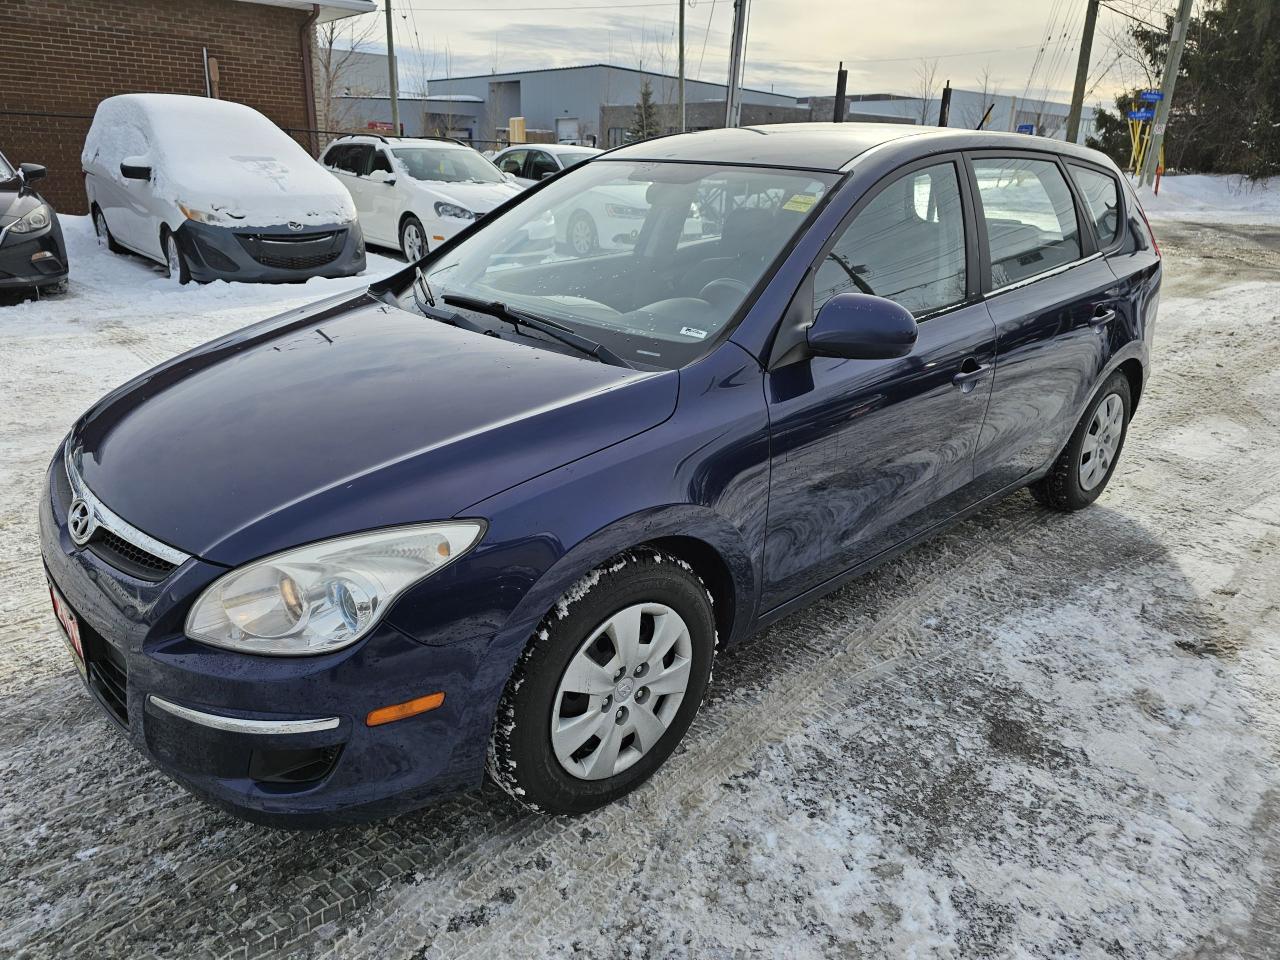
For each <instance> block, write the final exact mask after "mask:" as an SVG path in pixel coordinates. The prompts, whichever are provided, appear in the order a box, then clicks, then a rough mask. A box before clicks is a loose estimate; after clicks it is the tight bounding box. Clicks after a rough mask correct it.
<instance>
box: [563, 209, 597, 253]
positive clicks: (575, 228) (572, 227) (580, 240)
mask: <svg viewBox="0 0 1280 960" xmlns="http://www.w3.org/2000/svg"><path fill="white" fill-rule="evenodd" d="M595 233H596V232H595V229H594V228H593V227H592V226H591V221H590V220H588V219H587V218H586V217H579V218H578V219H576V220H574V221H573V223H571V224H569V246H570V247H571V248H573V252H574V253H576V254H578V256H580V257H585V256H586V255H587V254H589V253H590V252H591V251H592V249H594V247H595V245H596V236H595Z"/></svg>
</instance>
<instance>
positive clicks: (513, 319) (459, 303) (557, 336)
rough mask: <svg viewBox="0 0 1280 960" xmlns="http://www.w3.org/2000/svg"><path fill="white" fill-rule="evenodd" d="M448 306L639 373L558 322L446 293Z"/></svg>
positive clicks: (477, 299)
mask: <svg viewBox="0 0 1280 960" xmlns="http://www.w3.org/2000/svg"><path fill="white" fill-rule="evenodd" d="M442 299H443V300H444V302H445V303H447V304H450V305H451V306H455V307H462V308H463V309H464V310H474V311H476V312H477V313H486V314H488V315H489V316H491V317H497V318H498V319H499V320H505V321H507V323H509V324H511V325H512V326H513V327H515V328H516V329H517V330H519V329H520V328H521V327H529V328H530V329H533V330H537V331H539V332H540V333H545V334H546V335H547V336H548V337H550V338H551V339H552V340H558V341H559V342H560V343H563V344H564V345H565V346H569V347H573V348H574V349H575V350H577V351H579V352H580V353H585V354H586V355H587V356H589V357H595V359H597V360H599V361H600V362H601V363H611V364H613V365H614V366H615V367H629V368H631V369H633V370H634V369H635V368H634V367H633V366H632V365H631V364H630V363H628V362H627V361H626V360H624V359H623V358H622V357H620V356H618V355H617V354H616V353H614V352H613V351H612V350H610V349H609V348H608V347H606V346H605V345H604V344H602V343H596V342H595V341H594V340H591V339H590V338H588V337H584V336H583V335H582V334H580V333H576V332H574V331H573V330H572V329H570V328H569V327H566V326H565V325H564V324H562V323H557V322H556V321H555V320H549V319H548V318H546V317H539V316H537V315H536V314H532V313H525V312H524V311H523V310H517V309H515V308H514V307H509V306H507V305H506V304H505V303H501V302H499V301H497V300H481V299H480V298H479V297H467V296H462V295H460V294H455V293H446V294H445V295H444V297H443V298H442Z"/></svg>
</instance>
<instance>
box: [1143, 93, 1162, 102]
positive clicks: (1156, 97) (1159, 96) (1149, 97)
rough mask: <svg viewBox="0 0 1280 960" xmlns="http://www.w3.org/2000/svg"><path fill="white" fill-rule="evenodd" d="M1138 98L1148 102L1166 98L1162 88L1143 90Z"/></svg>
mask: <svg viewBox="0 0 1280 960" xmlns="http://www.w3.org/2000/svg"><path fill="white" fill-rule="evenodd" d="M1138 99H1139V100H1143V101H1145V102H1146V103H1159V102H1160V101H1161V100H1163V99H1164V93H1163V92H1162V91H1160V90H1143V91H1142V92H1141V93H1140V94H1138Z"/></svg>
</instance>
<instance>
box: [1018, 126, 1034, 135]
mask: <svg viewBox="0 0 1280 960" xmlns="http://www.w3.org/2000/svg"><path fill="white" fill-rule="evenodd" d="M1014 129H1015V130H1017V131H1018V133H1030V134H1032V135H1033V136H1034V135H1035V132H1036V125H1035V124H1034V123H1020V124H1018V125H1017V126H1016V127H1014Z"/></svg>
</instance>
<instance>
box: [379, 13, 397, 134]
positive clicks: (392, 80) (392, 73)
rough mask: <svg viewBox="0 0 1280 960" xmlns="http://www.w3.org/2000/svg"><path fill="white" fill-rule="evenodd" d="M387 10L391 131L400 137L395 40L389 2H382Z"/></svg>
mask: <svg viewBox="0 0 1280 960" xmlns="http://www.w3.org/2000/svg"><path fill="white" fill-rule="evenodd" d="M383 6H384V7H386V10H387V81H388V84H389V89H390V91H391V130H392V132H393V133H394V134H395V135H396V136H397V137H398V136H400V84H399V81H398V80H397V78H396V38H395V33H394V32H393V31H392V29H391V24H392V20H391V0H383Z"/></svg>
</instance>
